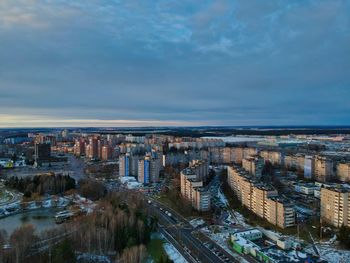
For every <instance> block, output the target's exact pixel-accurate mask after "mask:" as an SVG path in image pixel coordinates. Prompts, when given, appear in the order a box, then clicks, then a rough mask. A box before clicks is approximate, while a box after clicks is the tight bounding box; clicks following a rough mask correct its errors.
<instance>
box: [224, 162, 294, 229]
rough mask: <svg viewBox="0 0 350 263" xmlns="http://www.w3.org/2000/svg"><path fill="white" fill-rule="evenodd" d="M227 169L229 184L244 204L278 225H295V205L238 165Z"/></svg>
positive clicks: (283, 226) (284, 226)
mask: <svg viewBox="0 0 350 263" xmlns="http://www.w3.org/2000/svg"><path fill="white" fill-rule="evenodd" d="M227 171H228V173H227V174H228V176H227V180H228V184H229V185H230V187H231V189H232V190H233V191H234V192H235V194H236V195H237V197H238V199H239V200H240V202H241V204H242V205H243V206H245V207H246V208H248V209H249V210H251V211H252V212H253V213H255V214H256V215H258V216H259V217H261V218H264V219H266V220H267V221H268V222H270V223H271V224H273V225H276V226H278V227H281V228H286V227H291V226H293V225H295V210H294V208H293V205H292V204H290V203H288V202H286V201H284V200H282V199H281V198H279V197H278V192H277V191H276V190H275V189H274V188H272V187H269V186H267V185H264V184H261V183H257V182H256V181H254V180H253V179H252V177H251V176H250V175H249V174H248V173H247V172H246V171H245V170H243V169H241V168H240V167H238V166H230V167H228V168H227Z"/></svg>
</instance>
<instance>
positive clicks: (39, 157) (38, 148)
mask: <svg viewBox="0 0 350 263" xmlns="http://www.w3.org/2000/svg"><path fill="white" fill-rule="evenodd" d="M50 158H51V144H49V143H36V144H35V146H34V160H35V163H37V164H38V163H39V162H41V161H46V160H49V159H50Z"/></svg>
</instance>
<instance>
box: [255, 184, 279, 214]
mask: <svg viewBox="0 0 350 263" xmlns="http://www.w3.org/2000/svg"><path fill="white" fill-rule="evenodd" d="M277 195H278V192H277V191H276V190H275V189H274V188H272V187H267V186H265V185H262V184H260V185H254V186H253V187H252V209H251V210H252V211H253V212H254V213H255V214H257V215H258V216H259V217H261V218H264V216H265V209H266V207H265V202H266V200H267V199H268V198H270V197H275V196H277Z"/></svg>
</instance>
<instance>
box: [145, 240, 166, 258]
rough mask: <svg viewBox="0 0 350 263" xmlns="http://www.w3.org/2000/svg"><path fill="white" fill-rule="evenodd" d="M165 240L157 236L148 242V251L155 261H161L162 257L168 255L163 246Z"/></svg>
mask: <svg viewBox="0 0 350 263" xmlns="http://www.w3.org/2000/svg"><path fill="white" fill-rule="evenodd" d="M163 244H164V240H162V239H159V238H155V239H152V240H151V241H150V242H149V243H148V244H147V252H148V254H149V255H150V256H151V257H152V258H153V260H154V262H159V261H160V260H161V258H165V257H167V254H166V252H165V250H164V248H163Z"/></svg>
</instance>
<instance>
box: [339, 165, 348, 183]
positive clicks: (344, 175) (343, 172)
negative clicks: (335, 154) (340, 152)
mask: <svg viewBox="0 0 350 263" xmlns="http://www.w3.org/2000/svg"><path fill="white" fill-rule="evenodd" d="M336 175H337V179H338V180H339V181H342V182H350V163H345V162H341V163H338V164H337V167H336Z"/></svg>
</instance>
